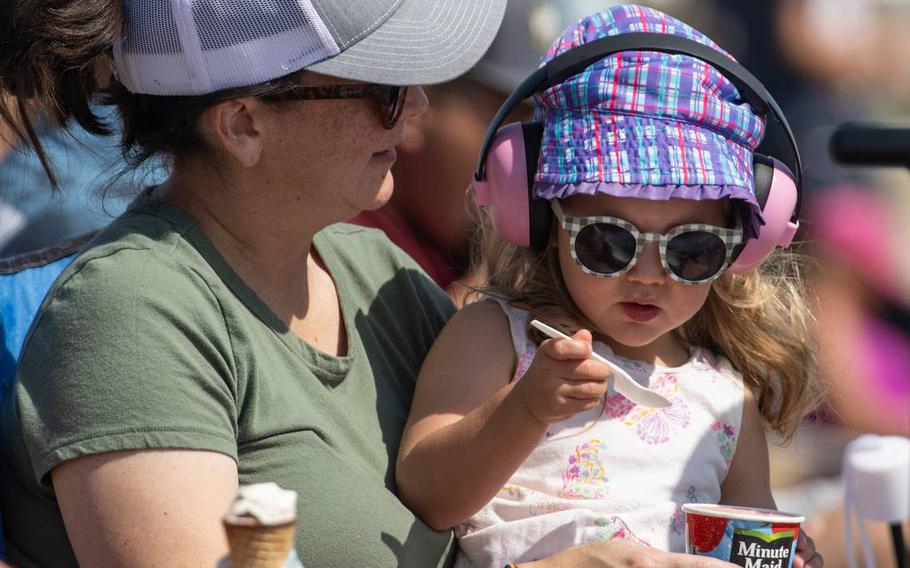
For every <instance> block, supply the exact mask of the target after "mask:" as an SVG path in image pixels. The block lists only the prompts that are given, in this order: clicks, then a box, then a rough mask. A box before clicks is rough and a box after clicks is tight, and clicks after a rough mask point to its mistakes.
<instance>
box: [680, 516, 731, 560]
mask: <svg viewBox="0 0 910 568" xmlns="http://www.w3.org/2000/svg"><path fill="white" fill-rule="evenodd" d="M692 516H693V517H695V516H697V517H698V520H697V521H695V522H693V521H689V522H690V524H691V528H690V529H689V546H690V547H692V548H694V549H695V552H698V553H702V554H703V553H706V552H711V551H712V550H714V549H715V548H717V545H718V544H720V541H721V539H723V538H724V533H726V532H727V519H724V518H722V517H708V516H706V515H692Z"/></svg>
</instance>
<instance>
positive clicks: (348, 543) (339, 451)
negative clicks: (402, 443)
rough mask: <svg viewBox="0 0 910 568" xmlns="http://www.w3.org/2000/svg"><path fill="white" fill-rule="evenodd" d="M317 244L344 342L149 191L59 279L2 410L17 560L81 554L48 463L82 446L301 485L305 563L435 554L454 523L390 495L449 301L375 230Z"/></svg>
mask: <svg viewBox="0 0 910 568" xmlns="http://www.w3.org/2000/svg"><path fill="white" fill-rule="evenodd" d="M314 246H315V248H316V250H317V251H318V253H319V254H320V256H321V257H322V259H323V260H324V262H325V264H326V266H327V267H328V269H329V271H330V273H331V274H332V277H333V278H334V280H335V283H336V285H337V289H338V294H339V300H340V303H341V307H342V311H343V316H344V323H345V327H346V331H347V334H348V345H349V351H348V354H347V355H346V356H342V357H336V356H332V355H328V354H326V353H324V352H321V351H319V350H317V349H316V348H314V347H312V346H311V345H309V344H307V343H306V342H304V341H302V340H300V339H299V338H298V337H297V336H296V335H294V334H293V333H292V332H290V331H289V329H288V328H287V326H286V325H285V324H284V323H283V322H282V321H281V320H280V319H279V318H278V317H277V316H276V315H275V314H274V313H273V312H271V311H270V310H269V308H268V307H267V306H266V305H265V304H264V303H263V301H262V300H261V299H260V298H259V297H258V296H257V295H256V294H255V293H254V292H253V291H252V290H251V289H250V288H248V287H247V286H246V285H245V284H244V283H243V281H241V280H240V278H239V277H238V276H237V275H236V274H235V273H234V272H233V271H232V270H231V268H230V267H229V266H228V264H227V263H226V262H225V260H224V259H223V257H221V256H220V254H219V253H218V252H217V250H216V249H215V248H214V246H213V245H212V243H211V242H210V241H209V240H208V239H207V238H206V236H205V235H204V234H203V232H202V231H201V229H200V228H199V227H198V225H197V224H196V223H195V222H194V221H193V220H192V219H191V218H189V217H187V216H186V215H184V214H182V213H181V212H180V211H178V210H176V209H175V208H172V207H169V206H167V205H164V204H162V203H160V202H157V201H153V200H149V199H146V200H144V201H140V202H139V203H138V204H137V205H135V206H134V207H133V208H132V209H131V210H130V211H129V212H127V213H126V214H125V215H124V216H123V217H121V218H119V219H117V220H116V221H114V222H113V224H112V225H111V226H110V227H108V228H107V229H105V231H104V232H103V233H101V234H100V235H99V236H98V238H96V239H95V240H94V241H93V243H92V244H91V245H90V248H89V249H88V250H87V251H86V252H84V253H83V254H82V255H81V256H80V257H79V258H78V259H76V260H75V261H74V262H73V264H72V265H71V266H70V267H68V268H67V269H66V271H65V272H64V273H63V274H62V275H61V277H60V278H59V279H58V280H57V282H56V283H55V284H54V286H53V287H52V289H51V291H50V292H49V294H48V297H47V299H46V300H45V303H44V305H43V306H42V309H41V311H40V312H39V314H38V316H37V318H36V320H35V323H34V325H33V329H32V332H31V335H30V337H29V338H28V339H27V342H26V346H25V349H24V352H23V356H22V360H21V362H20V366H19V370H18V373H17V381H16V384H15V386H14V387H13V391H12V392H10V393H7V397H6V400H5V402H4V405H3V409H2V416H0V420H2V422H0V429H2V430H0V432H2V441H0V453H2V459H0V463H2V465H0V467H2V469H0V497H2V512H3V527H4V531H5V534H4V538H5V540H6V549H7V554H8V558H9V561H10V562H11V563H13V564H14V565H15V566H18V567H19V568H29V567H31V566H43V567H53V568H61V567H66V566H75V565H76V561H75V558H74V556H73V553H72V549H71V547H70V544H69V542H68V540H67V536H66V532H65V530H64V526H63V521H62V518H61V516H60V510H59V508H58V504H57V500H56V498H55V495H54V490H53V487H52V486H51V483H50V475H49V472H50V471H51V470H52V469H53V468H54V467H56V466H57V465H59V464H61V463H62V462H65V461H67V460H71V459H74V458H78V457H81V456H86V455H91V454H98V453H104V452H112V451H117V450H130V449H143V448H190V449H201V450H211V451H215V452H220V453H223V454H225V455H228V456H231V457H232V458H234V459H235V460H236V461H237V468H238V471H239V476H240V483H241V484H248V483H255V482H261V481H275V482H277V483H278V484H279V485H281V486H282V487H285V488H287V489H293V490H295V491H297V493H298V496H299V497H298V499H299V500H298V510H299V524H298V533H297V548H298V553H299V555H300V557H301V559H302V560H303V561H304V563H305V564H306V565H307V566H309V567H320V568H321V567H344V568H348V567H354V566H371V567H383V566H420V567H425V566H430V567H432V566H440V565H443V564H445V563H446V562H447V561H448V560H449V559H450V558H449V557H450V556H451V555H450V550H451V548H452V535H451V533H450V532H434V531H433V530H431V529H429V528H428V527H427V526H426V525H424V524H423V523H422V522H421V521H420V520H418V519H417V518H415V517H414V515H413V514H412V513H411V512H410V511H408V510H407V509H406V508H405V507H404V506H403V505H402V504H401V503H400V502H399V501H398V499H397V498H396V496H395V494H394V492H393V491H394V487H395V479H394V464H395V457H396V454H397V452H398V445H399V439H400V437H401V432H402V429H403V427H404V423H405V420H406V419H407V415H408V410H409V408H410V402H411V398H412V395H413V391H414V384H415V381H416V377H417V372H418V370H419V369H420V365H421V363H422V361H423V359H424V357H425V355H426V353H427V351H428V350H429V348H430V345H431V344H432V343H433V340H434V339H435V338H436V336H437V335H438V334H439V332H440V330H441V329H442V327H443V325H444V324H445V322H446V320H447V319H448V317H449V316H451V314H452V312H453V309H454V308H453V306H452V304H451V303H450V302H449V300H448V298H447V297H446V296H445V294H444V293H443V292H442V291H441V290H439V288H437V287H436V286H435V284H433V282H432V281H431V280H430V279H429V278H428V277H427V276H426V275H425V274H424V273H423V272H422V271H421V270H420V269H419V268H418V266H417V265H416V264H415V263H414V262H413V261H412V260H411V259H410V258H408V257H407V256H406V255H405V254H404V253H402V252H401V251H400V250H399V249H397V248H396V247H394V246H393V245H392V244H391V243H390V242H389V241H388V239H386V237H385V236H384V235H383V234H382V233H381V232H379V231H376V230H373V229H365V228H361V227H355V226H352V225H336V226H332V227H329V228H327V229H325V230H323V231H321V232H320V233H319V234H318V235H317V236H316V238H315V239H314Z"/></svg>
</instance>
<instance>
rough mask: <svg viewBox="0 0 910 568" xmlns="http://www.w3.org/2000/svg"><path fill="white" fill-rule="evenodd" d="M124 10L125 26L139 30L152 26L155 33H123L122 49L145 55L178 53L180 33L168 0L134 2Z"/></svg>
mask: <svg viewBox="0 0 910 568" xmlns="http://www.w3.org/2000/svg"><path fill="white" fill-rule="evenodd" d="M131 7H132V9H131V10H126V11H125V16H124V17H125V18H126V22H125V28H126V29H128V30H141V29H148V28H150V27H154V28H155V30H156V32H157V33H154V34H149V33H130V34H124V37H123V50H124V51H125V52H128V53H144V54H147V55H154V54H165V53H180V52H181V51H182V49H183V48H182V47H181V45H180V34H179V33H178V31H177V23H176V22H175V21H174V13H173V12H172V11H171V5H170V2H135V3H133V4H132V5H131Z"/></svg>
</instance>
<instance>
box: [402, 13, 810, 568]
mask: <svg viewBox="0 0 910 568" xmlns="http://www.w3.org/2000/svg"><path fill="white" fill-rule="evenodd" d="M631 31H649V32H659V33H670V34H676V35H681V36H684V37H687V38H689V39H694V40H695V41H698V42H700V43H702V44H705V45H708V46H710V47H712V48H713V49H716V50H718V51H720V48H718V47H717V46H716V45H715V44H714V43H713V42H712V41H711V40H710V39H708V38H707V37H705V36H704V35H702V34H701V33H699V32H697V31H696V30H694V29H692V28H690V27H689V26H687V25H686V24H684V23H682V22H680V21H678V20H675V19H673V18H670V17H669V16H666V15H665V14H662V13H661V12H658V11H656V10H653V9H648V8H642V7H638V6H619V7H615V8H613V9H610V10H608V11H604V12H601V13H598V14H595V15H593V16H591V17H588V18H585V19H583V20H581V21H580V22H578V23H577V24H575V25H573V26H572V27H570V28H569V29H568V30H567V31H566V32H565V33H564V34H563V35H562V36H561V37H560V38H559V39H558V40H557V42H556V43H555V44H554V45H553V47H552V48H551V50H550V52H549V53H548V55H547V57H546V58H545V61H546V60H551V59H552V58H554V57H555V56H557V55H559V54H561V53H563V52H565V51H568V50H570V49H573V48H574V47H577V46H579V45H581V44H582V43H586V42H590V41H593V40H596V39H598V38H601V37H605V36H608V35H616V34H618V33H627V32H631ZM649 78H650V79H649ZM655 78H658V79H659V80H657V79H655ZM535 102H536V105H537V120H538V121H539V122H541V123H542V124H543V127H544V133H543V141H542V143H541V150H540V151H541V155H540V158H539V161H538V169H537V174H536V177H535V181H536V183H535V195H536V197H538V198H543V199H546V200H549V201H550V204H551V207H552V212H553V223H552V229H551V232H550V237H549V242H548V244H547V246H546V248H545V250H543V252H540V253H535V252H534V251H531V250H528V249H522V248H519V247H515V246H511V245H507V244H505V243H504V242H503V241H501V240H499V239H497V238H496V236H495V235H493V234H492V232H491V231H490V232H488V233H489V234H488V235H487V237H488V239H487V240H488V243H487V245H488V246H486V247H485V249H484V252H483V255H482V258H481V261H482V262H483V264H484V267H485V269H486V272H485V273H486V274H488V275H489V280H488V285H487V286H486V287H485V288H484V290H483V291H484V293H485V298H486V299H485V301H480V302H477V303H474V304H472V305H469V306H467V307H466V308H464V309H463V310H461V311H460V312H459V313H458V314H456V316H455V317H454V318H453V319H452V320H451V321H450V323H449V324H448V325H447V327H446V328H445V330H444V331H443V333H442V335H441V336H440V338H439V339H438V341H437V343H436V344H435V346H434V347H433V349H432V351H431V353H430V355H429V356H428V358H427V360H426V361H425V363H424V366H423V368H422V370H421V374H420V378H419V381H418V387H417V392H416V394H415V399H414V404H413V406H412V408H411V415H410V419H409V422H408V425H407V427H406V431H405V436H404V439H403V441H402V445H401V450H400V454H399V459H398V469H397V480H398V485H399V489H400V491H401V496H402V499H403V500H404V501H405V502H406V503H407V504H408V505H409V506H410V507H412V509H413V510H414V511H416V512H417V513H418V514H419V515H420V516H421V517H422V518H423V519H424V520H425V521H426V522H427V523H429V524H430V525H431V526H433V527H434V528H437V529H443V528H448V527H455V528H456V534H457V535H458V536H459V537H460V545H461V549H462V552H463V555H462V558H461V559H460V564H461V565H473V566H499V567H501V566H503V565H504V564H506V563H509V562H528V561H534V560H536V559H539V558H545V557H548V556H550V555H552V554H554V553H556V552H558V551H560V550H563V549H566V548H569V547H572V546H574V545H579V544H585V543H594V542H598V541H610V540H613V539H623V540H625V541H631V542H634V543H638V544H642V545H649V546H650V547H651V548H647V549H645V548H643V550H657V549H661V550H665V551H673V552H681V551H682V550H683V548H684V523H685V521H684V517H683V515H682V513H681V506H682V504H684V503H687V502H698V503H726V504H734V505H743V506H756V507H764V508H774V501H773V499H772V496H771V491H770V487H769V472H768V469H769V465H768V453H767V446H766V439H765V429H766V428H770V429H772V430H774V431H776V432H777V433H778V434H780V435H781V436H783V437H784V438H785V439H786V438H789V437H790V436H792V435H793V432H794V430H795V429H796V427H797V425H798V424H799V422H800V420H801V419H802V418H803V416H804V415H805V414H806V412H807V411H808V410H809V409H810V408H811V407H812V404H813V403H814V392H815V390H814V387H813V386H812V381H811V373H812V371H813V369H814V355H813V351H812V347H811V341H810V339H809V338H810V337H811V333H810V331H811V328H810V325H809V324H810V316H809V312H808V309H807V305H806V302H805V299H804V298H803V296H802V293H801V288H800V287H799V282H798V279H797V278H794V277H791V276H788V275H789V274H790V272H789V271H788V270H787V269H786V268H787V266H791V267H792V262H791V263H789V264H788V263H787V262H784V261H782V260H780V259H778V260H777V261H775V262H767V263H765V264H766V266H764V267H763V268H762V269H761V270H753V271H751V272H748V273H746V274H732V273H729V272H726V271H725V268H727V267H728V266H729V264H730V261H731V260H732V258H733V257H734V255H735V251H734V249H735V247H736V245H738V244H740V243H742V242H743V241H745V240H747V239H749V238H754V237H755V236H756V235H757V234H758V232H759V231H760V229H761V224H762V218H761V209H760V208H759V206H758V203H757V200H756V197H755V195H754V193H753V191H754V185H753V167H752V159H753V156H752V151H753V150H754V149H755V147H756V146H757V145H758V143H759V141H760V140H761V138H762V135H763V129H764V124H763V122H762V120H761V119H760V118H759V117H758V116H757V115H756V114H754V112H753V111H752V109H751V108H750V107H749V106H748V105H747V104H745V103H739V102H738V93H737V92H736V89H735V88H734V87H733V85H732V84H731V83H730V82H729V81H728V80H727V79H726V78H725V77H724V76H723V75H721V74H720V73H718V72H717V71H716V70H715V69H713V68H711V67H710V66H708V65H706V64H704V63H703V62H701V61H698V60H696V59H694V58H692V57H690V56H685V55H669V54H664V53H655V52H649V53H641V52H625V53H623V54H621V56H617V55H614V56H609V57H605V58H604V59H602V60H600V61H599V62H597V63H595V64H594V65H592V66H590V67H589V68H587V69H586V70H585V71H583V72H581V73H579V74H577V75H575V76H573V77H569V78H568V79H566V80H565V81H564V82H563V83H561V84H558V85H556V86H554V87H552V88H550V89H547V90H545V91H543V92H541V93H538V94H537V95H536V96H535ZM693 224H696V225H699V227H695V228H693V227H689V230H690V231H700V232H699V233H698V234H699V235H702V237H701V238H698V239H691V238H684V239H676V240H670V241H669V242H668V243H665V239H662V242H661V243H660V244H657V243H656V242H654V241H651V240H647V241H645V240H644V239H642V238H639V240H638V241H637V243H638V246H637V250H636V246H635V243H636V241H635V238H636V234H639V235H643V236H644V235H651V236H653V235H655V234H657V235H668V234H669V236H671V237H672V236H673V235H676V234H679V233H680V232H685V231H677V230H676V229H677V228H680V227H684V226H687V225H693ZM706 235H707V236H706ZM624 241H625V242H624ZM611 246H612V247H613V248H610V247H611ZM623 255H625V256H623ZM686 255H688V257H687V256H686ZM772 267H773V268H772ZM782 267H783V268H782ZM532 319H539V320H541V321H543V322H545V323H548V324H550V325H552V326H554V327H558V328H561V329H562V330H563V331H565V332H567V333H568V334H573V332H574V335H573V338H572V339H570V340H553V339H545V338H544V337H543V336H542V335H541V334H540V333H539V332H537V331H536V330H533V329H532V328H531V327H529V322H530V321H531V320H532ZM592 349H593V351H596V352H597V353H599V354H601V355H602V356H604V357H607V358H608V359H610V360H611V361H612V362H614V363H616V364H617V365H619V366H620V367H622V368H623V369H625V370H626V371H627V372H628V373H629V374H630V375H631V376H632V377H633V378H634V379H635V380H636V381H638V382H639V383H641V384H643V385H645V386H649V387H650V388H651V389H652V390H655V391H657V392H659V393H661V394H662V395H664V396H665V397H666V398H668V399H669V400H670V402H671V405H670V406H668V407H665V408H648V407H644V406H637V405H636V404H634V403H633V402H631V401H629V400H628V399H626V398H624V397H623V396H622V395H620V394H617V393H616V392H615V390H613V388H611V387H608V383H607V379H608V377H609V375H610V369H609V367H608V366H607V365H605V364H603V363H601V362H597V361H595V360H593V359H590V358H589V357H590V355H591V353H592ZM798 551H799V557H798V559H797V561H796V564H795V566H797V567H799V566H803V565H812V566H820V565H821V557H820V556H819V555H817V554H816V553H815V550H814V547H813V546H812V545H811V541H810V540H808V539H807V538H806V537H803V539H801V541H800V543H799V545H798ZM655 554H656V553H655ZM674 559H675V560H677V561H678V560H680V557H679V556H673V557H666V558H664V559H663V561H664V563H666V564H671V563H673V562H671V561H672V560H674Z"/></svg>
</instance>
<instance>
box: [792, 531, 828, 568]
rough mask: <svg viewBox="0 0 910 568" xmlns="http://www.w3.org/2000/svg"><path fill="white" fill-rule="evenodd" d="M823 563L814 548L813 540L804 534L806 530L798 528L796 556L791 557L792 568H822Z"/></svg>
mask: <svg viewBox="0 0 910 568" xmlns="http://www.w3.org/2000/svg"><path fill="white" fill-rule="evenodd" d="M824 565H825V560H824V559H823V558H822V555H821V554H819V553H818V552H817V551H816V550H815V542H813V541H812V538H811V537H810V536H809V535H807V534H806V531H803V530H800V531H799V537H798V538H797V539H796V558H794V559H793V568H822V566H824Z"/></svg>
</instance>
